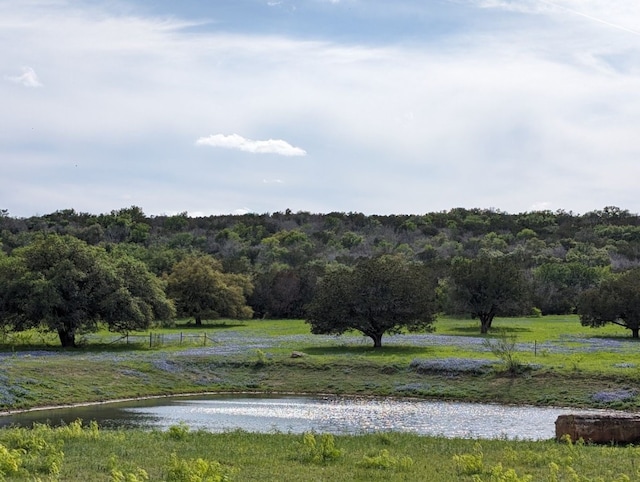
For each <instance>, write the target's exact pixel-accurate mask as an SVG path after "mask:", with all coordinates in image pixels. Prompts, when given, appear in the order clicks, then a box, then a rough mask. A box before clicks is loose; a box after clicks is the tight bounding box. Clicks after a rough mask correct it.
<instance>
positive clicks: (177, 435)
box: [167, 422, 189, 440]
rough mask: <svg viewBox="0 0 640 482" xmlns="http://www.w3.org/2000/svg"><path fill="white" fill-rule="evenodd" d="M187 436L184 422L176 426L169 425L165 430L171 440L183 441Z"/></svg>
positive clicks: (187, 427) (186, 427) (186, 426)
mask: <svg viewBox="0 0 640 482" xmlns="http://www.w3.org/2000/svg"><path fill="white" fill-rule="evenodd" d="M188 434H189V426H188V425H187V424H186V423H184V422H180V423H179V424H178V425H171V426H170V427H169V430H167V437H169V438H170V439H172V440H184V439H185V438H187V435H188Z"/></svg>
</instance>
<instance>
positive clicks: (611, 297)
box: [578, 268, 640, 338]
mask: <svg viewBox="0 0 640 482" xmlns="http://www.w3.org/2000/svg"><path fill="white" fill-rule="evenodd" d="M578 314H579V315H580V322H581V323H582V324H583V325H584V326H592V327H600V326H603V325H605V324H607V323H613V324H616V325H619V326H622V327H624V328H627V329H629V330H631V334H632V337H633V338H638V337H639V332H640V268H635V269H632V270H629V271H627V272H625V273H622V274H620V275H618V276H616V277H614V278H611V279H607V280H605V281H603V282H602V283H601V284H600V286H598V287H597V288H593V289H590V290H587V291H585V292H584V293H582V295H581V296H580V299H579V302H578Z"/></svg>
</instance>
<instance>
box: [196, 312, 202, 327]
mask: <svg viewBox="0 0 640 482" xmlns="http://www.w3.org/2000/svg"><path fill="white" fill-rule="evenodd" d="M196 326H202V316H200V315H196Z"/></svg>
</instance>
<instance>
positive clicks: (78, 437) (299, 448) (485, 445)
mask: <svg viewBox="0 0 640 482" xmlns="http://www.w3.org/2000/svg"><path fill="white" fill-rule="evenodd" d="M638 456H640V449H639V448H637V447H602V446H585V445H580V444H578V445H570V444H564V443H556V442H555V441H542V442H530V441H511V442H508V441H504V440H483V441H475V440H465V439H446V438H440V437H421V436H417V435H412V434H400V433H382V434H372V435H355V436H338V437H335V438H333V437H330V436H321V435H314V434H305V435H291V434H283V433H273V434H252V433H247V432H240V431H236V432H229V433H223V434H211V433H206V432H202V431H197V432H190V431H189V430H188V429H186V428H185V427H181V426H176V427H172V428H170V429H169V430H168V431H167V432H160V431H142V430H127V431H106V430H99V429H98V428H97V427H96V426H95V425H92V426H85V427H82V426H81V424H79V423H74V424H71V425H69V426H67V427H62V428H57V429H52V428H49V427H47V426H37V427H36V428H34V429H32V430H26V429H17V428H16V429H5V430H0V478H1V477H2V474H3V473H4V476H5V478H6V480H32V479H34V478H36V477H38V478H39V479H40V480H62V481H87V480H91V481H111V482H115V481H142V480H169V481H198V480H211V481H215V480H237V481H253V480H255V481H259V480H260V481H265V480H266V481H271V480H273V481H276V480H277V481H299V480H326V481H329V480H331V481H355V480H358V481H360V480H367V481H378V480H379V481H383V480H384V481H427V480H428V481H439V482H446V481H475V482H478V481H511V482H518V481H522V482H524V481H565V480H566V481H574V480H575V481H603V482H604V481H607V482H611V481H621V482H622V481H625V480H640V473H639V469H640V467H639V466H638V463H637V459H638Z"/></svg>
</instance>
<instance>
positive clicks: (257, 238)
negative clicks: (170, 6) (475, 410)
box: [0, 206, 640, 344]
mask: <svg viewBox="0 0 640 482" xmlns="http://www.w3.org/2000/svg"><path fill="white" fill-rule="evenodd" d="M56 240H57V241H56ZM60 240H63V241H62V242H60ZM56 243H57V244H56ZM58 244H60V245H61V246H63V247H65V248H69V249H70V248H72V247H74V249H75V250H76V251H75V252H74V253H75V254H72V253H70V252H66V251H65V252H64V253H62V254H59V255H57V258H59V260H60V261H61V263H59V264H60V266H57V265H56V266H54V265H53V264H52V265H46V264H42V263H40V264H38V263H39V262H40V261H36V258H37V255H36V252H37V251H38V250H43V249H45V246H48V248H47V249H52V250H53V249H54V245H56V246H57V245H58ZM61 246H58V248H55V249H62V247H61ZM80 253H85V254H86V253H89V254H87V256H88V257H87V259H82V257H81V256H80ZM76 255H77V256H78V258H77V259H76V258H74V256H76ZM43 256H44V255H43ZM385 257H386V258H392V259H396V260H401V263H408V265H412V266H414V265H415V266H421V267H423V268H424V269H427V270H428V271H429V273H430V276H431V277H432V279H436V278H437V279H438V283H437V285H434V287H433V290H434V293H436V294H437V303H438V306H437V310H438V311H439V312H444V313H452V314H453V313H456V314H457V313H467V314H469V315H472V316H474V317H476V318H478V319H479V320H480V327H481V330H482V331H483V332H484V331H487V330H488V329H489V328H490V327H491V323H492V320H493V318H494V317H495V316H501V315H505V314H508V315H511V314H526V313H530V312H531V310H532V309H533V308H537V309H538V310H540V312H541V313H542V314H566V313H576V312H579V311H580V309H582V311H580V313H581V316H582V318H581V319H582V321H583V323H586V324H591V325H592V326H599V324H602V323H603V322H613V321H612V320H609V318H612V316H608V318H607V317H605V316H604V315H603V316H599V317H598V316H595V315H594V316H590V315H589V314H585V313H584V312H585V310H587V307H593V309H595V307H596V302H595V301H594V300H596V295H595V294H596V293H597V292H598V290H600V289H604V288H605V287H607V286H609V287H610V286H614V287H615V286H616V285H615V283H614V280H616V279H618V278H619V277H620V276H622V275H623V274H624V273H626V272H629V271H632V270H634V269H635V268H637V267H640V217H639V216H638V215H636V214H632V213H630V212H628V211H626V210H623V209H620V208H617V207H606V208H604V209H602V210H598V211H592V212H589V213H586V214H583V215H577V214H573V213H571V212H566V211H555V212H552V211H533V212H526V213H521V214H509V213H505V212H501V211H498V210H491V209H489V210H486V209H462V208H456V209H452V210H449V211H442V212H433V213H426V214H423V215H388V216H379V215H370V216H368V215H364V214H362V213H340V212H334V213H328V214H314V213H309V212H295V213H294V212H292V211H290V210H286V211H284V212H277V213H270V214H245V215H222V216H206V217H189V216H188V215H187V213H180V214H176V215H171V216H147V215H146V214H145V213H144V212H143V210H142V209H141V208H139V207H136V206H132V207H129V208H124V209H120V210H114V211H112V212H111V213H108V214H99V215H95V214H88V213H79V212H76V211H75V210H73V209H68V210H62V211H56V212H54V213H51V214H46V215H42V216H32V217H29V218H17V217H12V216H11V215H10V213H8V212H7V211H6V210H0V324H1V326H2V327H3V328H4V329H5V330H6V329H20V328H23V327H28V326H34V324H36V323H38V324H40V325H42V324H44V325H46V326H48V327H49V329H51V330H54V331H56V332H57V333H58V334H59V336H60V337H61V342H62V343H63V344H65V343H66V344H73V339H74V336H75V333H71V332H70V330H68V329H65V327H64V321H63V320H67V319H75V318H74V317H76V318H84V319H85V322H83V323H84V325H83V324H78V327H79V328H80V331H82V330H85V331H86V330H90V329H91V328H92V327H93V326H95V324H96V323H98V322H104V323H107V324H108V325H109V326H110V327H111V328H112V329H114V330H117V331H127V330H131V329H138V328H140V327H144V326H148V325H149V324H150V323H153V322H154V320H158V319H162V318H170V317H171V316H172V315H173V314H174V312H176V311H175V310H177V313H178V314H179V315H180V316H188V317H193V318H194V320H195V321H196V322H201V320H202V319H207V318H214V317H239V318H241V317H247V316H255V317H274V318H305V317H307V315H308V314H309V313H311V312H309V309H310V307H311V306H315V307H317V305H312V304H311V303H312V301H313V300H314V296H316V295H317V294H318V289H319V286H321V287H323V289H325V288H327V287H326V281H324V280H326V279H334V280H335V282H336V283H339V282H340V283H343V282H344V279H342V278H340V276H343V277H346V276H347V273H351V274H349V276H352V275H353V276H354V274H353V273H357V272H358V270H359V269H361V267H362V266H363V264H362V263H363V261H364V260H370V259H382V258H385ZM45 258H46V256H45V257H43V258H42V259H45ZM55 258H56V256H52V257H51V259H55ZM90 258H91V259H93V258H95V262H94V264H95V266H94V265H92V264H91V262H90V261H89V259H90ZM47 259H49V258H47ZM62 260H65V262H64V263H62ZM398 262H399V263H400V261H398ZM65 263H66V264H65ZM74 263H76V264H74ZM412 269H413V268H412ZM56 270H58V271H56ZM56 273H57V274H56ZM81 273H85V274H87V273H93V275H95V277H96V278H97V279H103V282H104V283H106V285H108V286H110V289H112V290H114V291H113V292H110V291H109V290H106V288H104V287H102V288H101V287H100V286H101V285H100V282H98V281H96V282H95V283H96V285H95V286H93V285H90V284H88V282H85V281H82V279H81V278H82V276H81V275H80V274H81ZM76 278H77V279H76ZM64 279H66V280H67V281H69V280H72V281H73V280H75V281H74V282H77V283H80V284H81V285H82V289H85V288H86V289H87V290H88V291H87V293H86V299H85V300H84V301H82V302H80V301H78V303H79V304H78V306H77V312H75V314H74V312H71V311H70V312H65V311H64V309H68V310H71V308H69V306H70V305H73V303H70V300H71V299H72V298H73V297H72V295H71V293H65V294H60V293H57V295H56V296H58V297H60V296H62V298H60V299H58V300H57V301H56V300H55V299H54V298H55V296H54V295H53V294H52V293H53V291H52V288H51V286H58V287H59V288H60V287H62V286H63V285H64V282H63V280H64ZM104 280H107V281H104ZM81 281H82V283H84V284H82V283H81ZM47 283H49V287H48V288H47V287H46V284H47ZM55 283H58V285H56V284H55ZM319 283H320V284H319ZM89 286H91V288H89ZM143 287H146V289H147V291H144V290H143ZM198 287H199V288H198ZM205 287H206V288H205ZM621 287H622V285H621ZM77 289H79V290H81V288H77ZM101 289H103V291H100V290H101ZM38 290H40V291H38ZM47 290H49V291H47ZM25 293H26V294H28V296H26V298H25V299H23V298H24V295H25ZM34 293H38V296H37V297H36V296H33V294H34ZM98 293H101V294H100V296H102V297H105V296H106V297H107V298H108V300H109V301H108V302H107V301H102V302H100V303H98V302H97V301H95V299H97V298H91V296H97V294H98ZM105 293H107V294H108V296H107V294H105ZM21 296H22V298H21ZM588 296H591V298H588ZM43 299H44V300H49V305H47V304H46V303H43V302H42V300H43ZM101 299H103V298H101ZM36 300H40V301H38V302H37V303H36ZM61 300H63V301H61ZM74 300H75V299H74ZM91 300H94V301H91ZM56 303H57V304H56ZM82 303H84V304H82ZM62 306H64V307H65V308H64V309H63V308H62ZM580 306H582V308H580ZM628 311H629V310H628V309H627V310H626V311H625V313H626V312H628ZM620 317H621V314H620V313H617V314H616V317H615V322H619V320H620V319H621V318H620ZM427 318H428V317H427ZM415 321H416V319H413V320H412V323H413V322H415ZM623 326H625V327H630V326H627V325H625V324H624V323H623ZM351 328H354V327H351ZM355 328H356V329H357V327H355ZM316 330H320V328H317V329H316ZM334 331H335V330H334ZM338 331H339V330H338ZM633 333H634V335H635V334H636V333H637V332H636V331H633ZM376 336H377V335H376ZM65 337H66V341H64V340H63V338H65ZM374 341H375V339H374Z"/></svg>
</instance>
